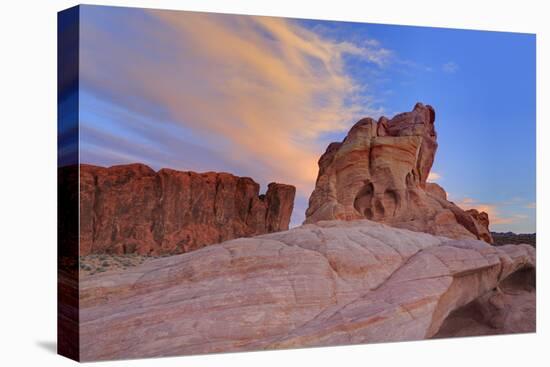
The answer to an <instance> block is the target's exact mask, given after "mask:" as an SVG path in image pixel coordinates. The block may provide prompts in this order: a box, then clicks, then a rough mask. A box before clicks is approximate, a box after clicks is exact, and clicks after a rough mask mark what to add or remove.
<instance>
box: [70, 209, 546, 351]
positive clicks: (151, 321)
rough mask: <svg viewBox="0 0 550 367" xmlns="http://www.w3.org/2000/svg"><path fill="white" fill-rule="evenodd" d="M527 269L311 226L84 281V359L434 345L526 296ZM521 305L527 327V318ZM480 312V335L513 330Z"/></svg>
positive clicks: (495, 257)
mask: <svg viewBox="0 0 550 367" xmlns="http://www.w3.org/2000/svg"><path fill="white" fill-rule="evenodd" d="M534 266H535V249H534V248H533V247H532V246H529V245H507V246H498V247H496V246H491V245H489V244H487V243H486V242H484V241H480V240H474V239H458V240H457V239H449V238H446V237H442V236H434V235H430V234H426V233H418V232H412V231H408V230H404V229H399V228H393V227H389V226H387V225H384V224H381V223H377V222H373V221H368V220H357V221H320V222H317V223H316V224H307V225H303V226H301V227H298V228H294V229H291V230H289V231H283V232H277V233H272V234H267V235H262V236H256V237H252V238H240V239H234V240H231V241H226V242H223V243H220V244H215V245H211V246H207V247H205V248H202V249H199V250H197V251H193V252H189V253H186V254H182V255H175V256H170V257H163V258H159V259H156V260H151V261H148V262H147V263H144V264H143V265H139V266H137V267H135V268H132V269H131V270H125V271H120V270H116V271H112V272H105V273H100V274H95V275H91V276H84V277H83V278H81V282H80V343H81V345H80V351H81V360H83V361H91V360H107V359H119V358H138V357H139V358H141V357H157V356H170V355H180V354H196V353H213V352H234V351H246V350H259V349H273V348H288V347H309V346H326V345H342V344H353V343H372V342H390V341H403V340H415V339H425V338H431V337H437V336H440V334H438V333H439V332H440V330H442V327H443V328H444V330H443V331H442V332H445V333H446V332H448V329H449V328H450V326H449V322H447V321H448V319H449V317H451V318H453V317H455V316H453V315H454V314H453V312H454V311H457V310H461V309H462V308H464V307H468V305H472V304H473V302H477V301H479V302H480V304H483V305H485V304H487V302H488V301H489V302H493V303H495V302H497V303H498V302H499V300H498V299H493V298H494V296H493V292H494V290H495V289H498V287H499V285H500V284H503V282H507V280H509V279H512V278H514V280H513V283H521V284H526V283H533V284H532V285H531V286H534V278H532V277H529V276H515V275H516V274H519V273H521V272H524V271H528V270H529V269H533V268H534ZM510 297H513V293H512V294H510ZM518 302H519V304H517V307H518V308H521V309H523V310H524V313H525V314H524V315H523V317H527V318H528V319H529V320H534V307H532V308H529V307H527V308H525V307H523V308H522V304H521V302H522V300H521V299H518V301H517V302H516V303H518ZM511 304H513V303H511ZM523 306H525V305H523ZM501 309H502V307H501ZM493 311H495V312H493ZM484 312H485V319H486V320H490V322H489V321H487V322H489V324H488V325H489V326H488V327H490V325H495V324H498V325H500V327H501V328H502V330H514V327H515V326H514V325H515V324H513V325H511V327H508V328H507V327H506V325H507V323H508V322H512V323H514V322H515V323H516V324H517V321H514V320H517V319H516V318H514V317H512V316H513V315H510V309H509V308H507V313H506V314H505V315H503V314H502V312H499V311H498V307H496V308H495V307H485V309H484ZM451 321H452V320H451ZM451 324H452V325H451V326H453V325H454V326H456V325H457V323H456V322H454V321H453V322H451ZM516 326H517V325H516ZM530 327H533V328H534V322H529V323H527V324H524V326H523V329H522V330H523V331H526V329H529V328H530ZM527 331H534V330H527ZM453 332H455V333H456V330H454V331H453Z"/></svg>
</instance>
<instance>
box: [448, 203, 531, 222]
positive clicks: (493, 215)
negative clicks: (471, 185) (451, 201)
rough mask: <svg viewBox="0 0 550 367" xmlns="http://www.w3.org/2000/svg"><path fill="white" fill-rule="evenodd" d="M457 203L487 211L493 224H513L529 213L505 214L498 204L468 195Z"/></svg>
mask: <svg viewBox="0 0 550 367" xmlns="http://www.w3.org/2000/svg"><path fill="white" fill-rule="evenodd" d="M455 204H456V205H458V206H459V207H461V208H462V209H477V210H478V211H480V212H485V213H487V214H488V215H489V222H490V224H491V225H498V224H512V223H516V222H518V221H521V220H524V219H526V218H527V215H524V214H511V215H504V214H502V213H501V208H500V206H499V205H498V204H494V203H483V202H479V201H478V200H476V199H473V198H468V197H466V198H463V199H461V200H458V201H455Z"/></svg>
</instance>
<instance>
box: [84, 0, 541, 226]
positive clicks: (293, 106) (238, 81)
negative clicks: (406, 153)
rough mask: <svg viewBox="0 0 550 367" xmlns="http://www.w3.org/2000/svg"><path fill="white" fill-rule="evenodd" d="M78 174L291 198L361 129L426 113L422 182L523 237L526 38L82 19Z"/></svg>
mask: <svg viewBox="0 0 550 367" xmlns="http://www.w3.org/2000/svg"><path fill="white" fill-rule="evenodd" d="M80 16H81V18H80V78H79V93H78V98H79V107H80V110H79V113H80V160H81V162H82V163H90V164H97V165H102V166H110V165H114V164H126V163H134V162H142V163H145V164H147V165H149V166H151V167H152V168H153V169H157V170H158V169H160V168H163V167H169V168H173V169H179V170H192V171H197V172H207V171H224V172H230V173H233V174H235V175H239V176H249V177H252V178H253V179H254V180H255V181H257V182H259V183H260V184H261V191H262V192H265V189H266V186H267V183H269V182H272V181H275V182H282V183H287V184H292V185H295V186H296V187H297V197H296V202H295V208H294V212H293V216H292V220H291V226H295V225H299V224H300V223H301V222H302V221H303V220H304V213H305V210H306V208H307V201H308V198H309V195H310V194H311V191H312V190H313V188H314V186H315V179H316V176H317V169H318V166H317V160H318V159H319V157H320V155H321V154H322V153H323V152H324V150H325V148H326V146H327V145H328V144H329V143H330V142H332V141H341V140H342V139H343V138H344V137H345V134H346V133H347V131H348V130H349V128H350V127H351V126H352V125H353V124H354V123H355V122H356V121H358V120H359V119H360V118H362V117H365V116H370V117H373V118H378V117H380V116H383V115H384V116H387V117H392V116H393V115H395V114H397V113H399V112H405V111H410V110H411V109H412V108H413V106H414V104H415V103H416V102H422V103H425V104H430V105H432V106H433V107H434V108H435V111H436V121H435V126H436V130H437V132H438V142H439V148H438V151H437V154H436V158H435V163H434V166H433V168H432V173H431V175H430V180H431V181H434V182H437V183H439V184H440V185H442V186H443V187H444V188H445V190H446V191H447V193H448V195H449V199H450V200H452V201H454V202H455V203H457V204H458V205H459V206H461V207H463V208H477V209H480V210H483V211H486V212H488V214H489V217H490V221H491V230H493V231H499V232H502V231H513V232H517V233H527V232H528V233H531V232H535V131H536V124H535V113H536V106H535V36H534V35H530V34H517V33H506V32H486V31H468V30H455V29H441V28H428V27H409V26H394V25H380V24H368V23H348V22H333V21H316V20H303V19H287V18H274V17H257V16H240V15H224V14H207V13H195V12H181V11H166V10H150V9H135V8H117V7H99V6H81V13H80Z"/></svg>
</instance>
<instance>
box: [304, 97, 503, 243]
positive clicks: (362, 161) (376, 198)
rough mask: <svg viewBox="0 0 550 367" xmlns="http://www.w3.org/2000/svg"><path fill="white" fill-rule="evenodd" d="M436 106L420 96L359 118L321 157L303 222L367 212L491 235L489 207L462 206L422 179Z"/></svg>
mask: <svg viewBox="0 0 550 367" xmlns="http://www.w3.org/2000/svg"><path fill="white" fill-rule="evenodd" d="M434 123H435V111H434V109H433V108H432V107H431V106H429V105H428V106H425V105H423V104H421V103H417V104H416V105H415V106H414V109H413V110H412V111H411V112H405V113H401V114H398V115H396V116H394V117H393V118H392V119H390V120H388V119H387V118H385V117H381V118H380V119H379V120H378V121H375V120H373V119H371V118H364V119H362V120H360V121H359V122H357V123H356V124H355V125H354V126H353V127H352V128H351V129H350V131H349V132H348V134H347V136H346V137H345V139H344V140H343V141H342V142H340V143H331V144H330V145H329V146H328V147H327V149H326V151H325V153H324V154H323V155H322V156H321V158H320V159H319V174H318V176H317V181H316V185H315V190H314V191H313V193H312V194H311V196H310V198H309V207H308V209H307V211H306V220H305V223H316V222H318V221H321V220H333V219H340V220H355V219H365V218H366V219H370V220H375V221H378V222H382V223H386V224H389V225H392V226H395V227H401V228H407V229H410V230H414V231H419V232H427V233H432V234H437V235H445V236H448V237H452V238H474V239H482V240H484V241H486V242H489V243H491V242H492V238H491V233H490V232H489V229H488V226H489V221H488V216H487V214H486V213H477V212H472V211H464V210H462V209H461V208H459V207H458V206H457V205H455V204H454V203H452V202H450V201H448V200H447V194H446V192H445V190H444V189H443V188H442V187H441V186H439V185H437V184H435V183H430V182H427V180H428V176H429V174H430V170H431V168H432V164H433V162H434V158H435V153H436V151H437V134H436V131H435V125H434Z"/></svg>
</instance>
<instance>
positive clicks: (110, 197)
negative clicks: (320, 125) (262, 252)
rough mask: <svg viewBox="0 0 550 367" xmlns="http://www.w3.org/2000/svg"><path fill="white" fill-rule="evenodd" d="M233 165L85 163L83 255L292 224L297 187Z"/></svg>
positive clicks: (179, 246)
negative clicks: (222, 168)
mask: <svg viewBox="0 0 550 367" xmlns="http://www.w3.org/2000/svg"><path fill="white" fill-rule="evenodd" d="M259 190H260V186H259V184H257V183H256V182H254V181H253V180H252V179H251V178H248V177H236V176H234V175H232V174H229V173H214V172H208V173H201V174H200V173H194V172H181V171H175V170H172V169H161V170H160V171H158V172H155V171H154V170H152V169H151V168H149V167H147V166H146V165H143V164H130V165H120V166H113V167H109V168H104V167H97V166H92V165H86V164H82V165H80V255H88V254H92V253H112V254H123V253H137V254H142V255H145V254H174V253H183V252H188V251H191V250H194V249H197V248H200V247H203V246H205V245H209V244H213V243H217V242H222V241H225V240H228V239H233V238H237V237H248V236H253V235H258V234H264V233H270V232H275V231H281V230H286V229H288V225H289V222H290V215H291V213H292V208H293V206H294V196H295V192H296V189H295V188H294V187H293V186H290V185H284V184H279V183H270V184H269V185H268V189H267V192H266V194H265V195H259Z"/></svg>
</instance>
